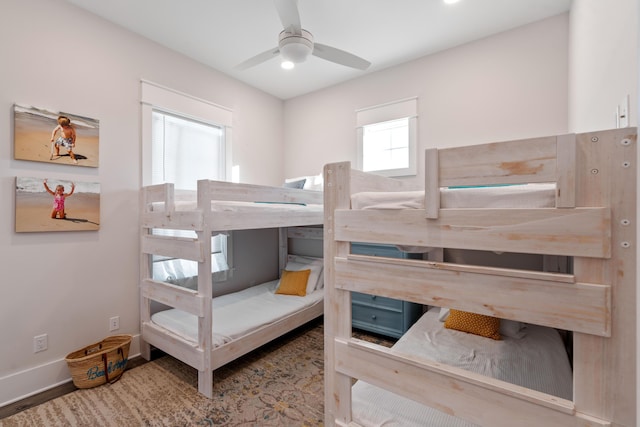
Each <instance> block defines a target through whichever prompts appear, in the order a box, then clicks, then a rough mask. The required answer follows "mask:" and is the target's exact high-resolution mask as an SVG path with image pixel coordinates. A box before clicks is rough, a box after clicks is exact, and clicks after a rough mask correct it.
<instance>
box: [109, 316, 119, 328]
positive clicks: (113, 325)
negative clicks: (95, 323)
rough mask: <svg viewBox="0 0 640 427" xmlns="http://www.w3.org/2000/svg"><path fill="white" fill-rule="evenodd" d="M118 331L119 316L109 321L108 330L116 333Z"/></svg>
mask: <svg viewBox="0 0 640 427" xmlns="http://www.w3.org/2000/svg"><path fill="white" fill-rule="evenodd" d="M118 329H120V316H114V317H112V318H111V319H109V330H110V331H117V330H118Z"/></svg>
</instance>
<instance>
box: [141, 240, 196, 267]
mask: <svg viewBox="0 0 640 427" xmlns="http://www.w3.org/2000/svg"><path fill="white" fill-rule="evenodd" d="M140 245H141V251H142V253H144V254H153V255H161V256H166V257H171V258H180V259H186V260H191V261H196V262H202V261H203V260H204V258H206V257H205V255H204V253H205V252H204V249H203V248H202V243H201V242H200V241H198V240H196V239H189V238H184V237H183V238H180V237H169V236H160V235H151V234H147V235H145V236H142V238H141V242H140Z"/></svg>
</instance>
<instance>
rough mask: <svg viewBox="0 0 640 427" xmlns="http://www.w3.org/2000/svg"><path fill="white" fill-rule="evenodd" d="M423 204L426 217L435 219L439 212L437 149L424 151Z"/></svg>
mask: <svg viewBox="0 0 640 427" xmlns="http://www.w3.org/2000/svg"><path fill="white" fill-rule="evenodd" d="M424 161H425V165H424V206H425V210H426V214H427V218H430V219H437V218H438V212H440V180H439V176H438V171H439V170H440V169H439V168H438V149H437V148H428V149H426V150H425V152H424Z"/></svg>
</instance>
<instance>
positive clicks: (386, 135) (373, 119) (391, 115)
mask: <svg viewBox="0 0 640 427" xmlns="http://www.w3.org/2000/svg"><path fill="white" fill-rule="evenodd" d="M416 104H417V99H415V98H412V99H409V100H403V101H396V102H392V103H389V104H384V105H379V106H375V107H369V108H366V109H362V110H358V111H356V118H357V126H358V128H357V130H358V131H357V134H358V159H357V165H358V169H360V170H363V171H365V172H374V173H378V174H380V175H386V176H408V175H415V174H416V150H417V144H416V140H417V138H416V121H417V117H416Z"/></svg>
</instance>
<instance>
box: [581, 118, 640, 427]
mask: <svg viewBox="0 0 640 427" xmlns="http://www.w3.org/2000/svg"><path fill="white" fill-rule="evenodd" d="M577 144H578V146H579V150H578V155H579V156H583V158H581V159H580V161H579V162H578V164H580V165H583V166H582V167H581V170H578V171H577V177H576V179H577V192H576V202H577V206H611V233H612V238H611V253H612V256H611V258H610V259H604V260H601V259H592V258H575V259H574V272H575V277H576V280H578V281H584V282H591V283H610V284H611V287H612V292H611V298H612V301H611V336H610V337H598V336H595V335H588V334H582V333H574V402H575V408H576V412H577V413H579V414H586V415H588V416H593V417H597V418H600V419H604V420H609V421H611V425H612V426H626V427H630V426H636V425H637V422H638V420H637V408H636V381H637V380H636V369H637V368H636V359H637V356H636V316H637V307H636V268H635V266H636V262H637V261H636V257H637V249H636V247H637V242H636V241H635V236H636V227H637V226H636V220H637V215H636V197H637V196H636V194H637V193H636V180H637V172H636V166H635V160H636V130H635V129H633V128H626V129H616V130H611V131H604V132H593V133H586V134H580V135H578V137H577Z"/></svg>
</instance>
